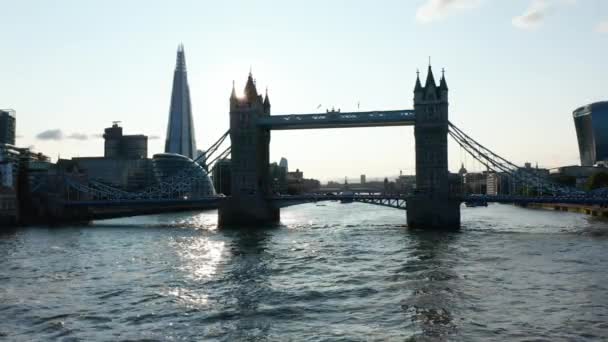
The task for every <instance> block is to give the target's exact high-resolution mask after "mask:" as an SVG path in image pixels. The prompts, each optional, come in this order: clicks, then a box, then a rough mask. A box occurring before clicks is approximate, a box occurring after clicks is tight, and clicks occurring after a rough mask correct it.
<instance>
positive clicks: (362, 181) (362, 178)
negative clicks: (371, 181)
mask: <svg viewBox="0 0 608 342" xmlns="http://www.w3.org/2000/svg"><path fill="white" fill-rule="evenodd" d="M365 182H366V179H365V175H361V184H365Z"/></svg>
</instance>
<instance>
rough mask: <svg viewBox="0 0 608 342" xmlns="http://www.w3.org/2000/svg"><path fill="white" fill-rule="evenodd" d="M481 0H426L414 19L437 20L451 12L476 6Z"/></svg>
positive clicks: (420, 20) (421, 21)
mask: <svg viewBox="0 0 608 342" xmlns="http://www.w3.org/2000/svg"><path fill="white" fill-rule="evenodd" d="M480 4H481V0H427V1H426V2H425V3H424V4H422V5H421V6H420V7H419V8H418V10H417V11H416V20H417V21H418V22H420V23H430V22H433V21H438V20H441V19H443V18H445V17H446V16H448V15H450V14H452V13H453V12H458V11H461V10H466V9H471V8H475V7H478V6H479V5H480Z"/></svg>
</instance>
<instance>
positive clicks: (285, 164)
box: [279, 157, 289, 172]
mask: <svg viewBox="0 0 608 342" xmlns="http://www.w3.org/2000/svg"><path fill="white" fill-rule="evenodd" d="M279 166H280V167H283V168H285V172H289V164H288V163H287V158H285V157H281V160H280V161H279Z"/></svg>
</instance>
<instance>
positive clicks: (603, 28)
mask: <svg viewBox="0 0 608 342" xmlns="http://www.w3.org/2000/svg"><path fill="white" fill-rule="evenodd" d="M595 32H598V33H608V19H606V20H604V21H601V22H600V23H599V24H597V26H596V27H595Z"/></svg>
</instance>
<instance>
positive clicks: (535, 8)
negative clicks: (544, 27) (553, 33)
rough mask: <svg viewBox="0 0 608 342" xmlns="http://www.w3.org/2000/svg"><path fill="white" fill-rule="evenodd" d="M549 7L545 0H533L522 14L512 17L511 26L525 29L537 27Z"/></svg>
mask: <svg viewBox="0 0 608 342" xmlns="http://www.w3.org/2000/svg"><path fill="white" fill-rule="evenodd" d="M549 8H550V7H549V4H548V3H547V1H545V0H533V1H532V3H531V4H530V6H528V9H527V10H526V11H525V12H524V14H522V15H518V16H516V17H514V18H513V20H512V23H513V26H515V27H517V28H520V29H526V30H529V29H534V28H537V27H539V26H540V24H542V22H543V20H544V19H545V16H546V15H547V12H548V11H549Z"/></svg>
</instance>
